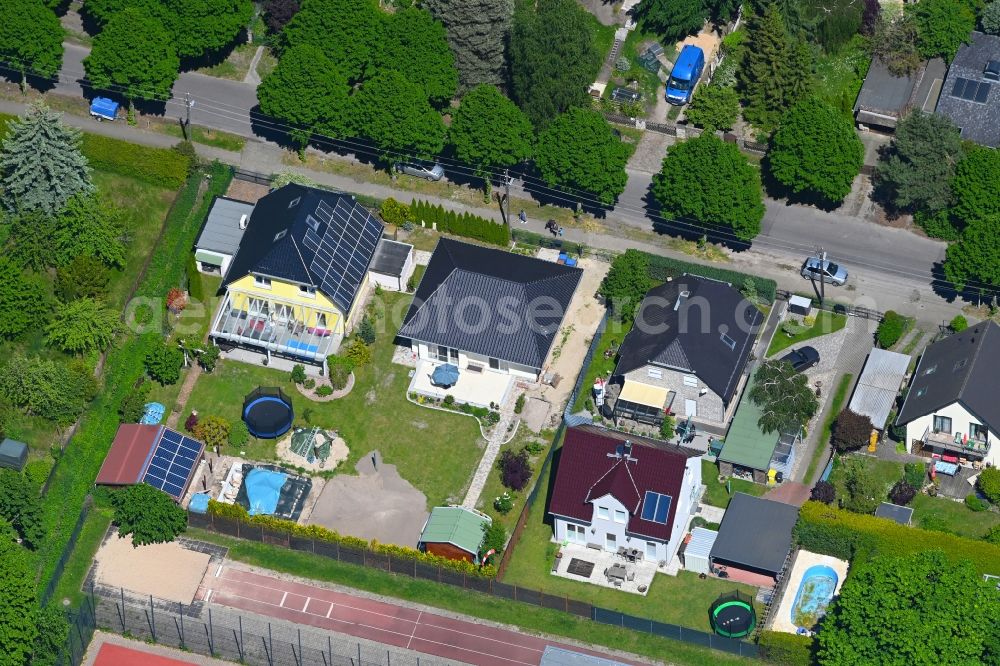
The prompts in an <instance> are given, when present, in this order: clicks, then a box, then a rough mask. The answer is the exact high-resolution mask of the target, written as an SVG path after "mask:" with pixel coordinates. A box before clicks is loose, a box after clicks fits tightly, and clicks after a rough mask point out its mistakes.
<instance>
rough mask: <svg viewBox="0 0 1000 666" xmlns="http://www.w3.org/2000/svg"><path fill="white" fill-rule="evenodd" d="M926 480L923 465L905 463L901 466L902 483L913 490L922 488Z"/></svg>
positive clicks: (925, 471)
mask: <svg viewBox="0 0 1000 666" xmlns="http://www.w3.org/2000/svg"><path fill="white" fill-rule="evenodd" d="M926 480H927V468H926V467H925V466H924V463H918V462H914V463H906V464H905V465H903V481H906V482H907V483H908V484H910V485H911V486H913V487H914V488H917V489H919V488H923V487H924V483H925V482H926Z"/></svg>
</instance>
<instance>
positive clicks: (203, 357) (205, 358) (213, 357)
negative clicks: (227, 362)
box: [198, 343, 222, 372]
mask: <svg viewBox="0 0 1000 666" xmlns="http://www.w3.org/2000/svg"><path fill="white" fill-rule="evenodd" d="M221 354H222V351H221V350H220V349H219V348H218V347H216V346H215V345H213V344H211V343H209V345H208V347H206V348H205V350H204V351H203V352H201V353H200V354H198V365H200V366H201V368H202V370H204V371H205V372H212V371H213V370H215V366H216V365H218V364H219V356H220V355H221Z"/></svg>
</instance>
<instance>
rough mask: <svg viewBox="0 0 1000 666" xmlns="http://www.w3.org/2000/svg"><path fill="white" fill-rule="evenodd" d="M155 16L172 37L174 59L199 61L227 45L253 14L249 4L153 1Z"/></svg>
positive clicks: (249, 0)
mask: <svg viewBox="0 0 1000 666" xmlns="http://www.w3.org/2000/svg"><path fill="white" fill-rule="evenodd" d="M153 6H154V7H162V9H161V10H160V11H158V12H156V13H155V15H157V16H158V17H159V18H160V20H161V21H162V22H163V25H164V27H165V28H166V29H167V30H168V31H169V32H170V33H171V35H173V37H174V45H175V46H176V48H177V55H179V56H180V57H181V58H192V59H193V58H200V57H202V56H204V55H207V54H210V53H215V52H219V51H221V50H222V49H224V48H225V47H227V46H229V45H231V44H232V43H233V42H234V41H235V40H236V38H237V36H238V35H239V34H240V31H241V30H243V29H244V28H246V27H247V25H248V24H249V23H250V19H251V17H252V16H253V13H254V7H253V2H252V0H157V2H156V3H154V5H153Z"/></svg>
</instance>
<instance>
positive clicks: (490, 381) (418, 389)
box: [408, 359, 514, 407]
mask: <svg viewBox="0 0 1000 666" xmlns="http://www.w3.org/2000/svg"><path fill="white" fill-rule="evenodd" d="M439 365H441V364H440V363H432V362H430V361H427V360H422V359H421V360H419V361H417V367H416V369H414V370H413V373H412V374H411V380H410V387H409V389H408V392H409V393H416V394H417V395H424V396H428V397H431V398H435V399H437V400H443V399H444V397H445V396H447V395H451V396H453V397H454V398H455V402H457V403H466V404H469V405H473V406H476V407H489V406H490V403H491V402H493V403H496V404H500V405H502V404H504V402H505V401H506V399H507V396H508V395H509V393H510V391H511V388H512V387H513V385H514V377H512V376H511V375H506V374H502V373H499V372H490V371H489V370H483V371H482V372H472V371H471V370H469V369H468V368H462V369H461V371H460V372H459V376H458V382H457V383H456V384H455V385H454V386H452V387H450V388H442V387H440V386H435V385H434V384H432V383H431V375H432V374H433V373H434V369H435V368H436V367H437V366H439Z"/></svg>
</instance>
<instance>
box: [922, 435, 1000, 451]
mask: <svg viewBox="0 0 1000 666" xmlns="http://www.w3.org/2000/svg"><path fill="white" fill-rule="evenodd" d="M962 439H963V437H962V436H961V435H959V436H957V437H956V435H954V434H952V433H949V432H935V431H933V430H931V429H930V428H927V429H926V430H925V431H924V436H923V438H922V441H923V443H924V445H925V446H933V447H936V448H939V449H945V450H948V451H952V452H954V453H958V454H961V455H964V456H977V457H985V456H986V454H987V453H989V450H990V441H989V438H987V439H974V438H971V437H970V438H969V439H968V440H966V441H964V442H963V441H962Z"/></svg>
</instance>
